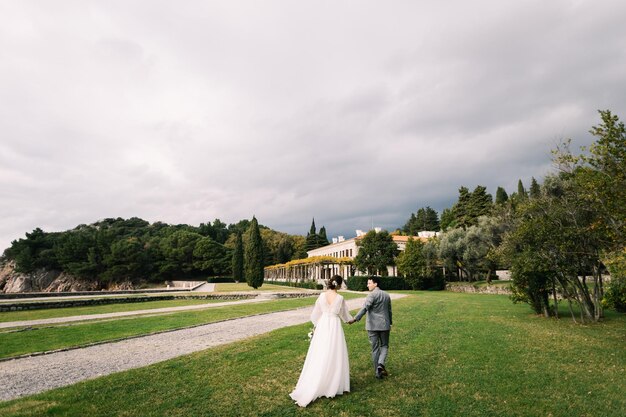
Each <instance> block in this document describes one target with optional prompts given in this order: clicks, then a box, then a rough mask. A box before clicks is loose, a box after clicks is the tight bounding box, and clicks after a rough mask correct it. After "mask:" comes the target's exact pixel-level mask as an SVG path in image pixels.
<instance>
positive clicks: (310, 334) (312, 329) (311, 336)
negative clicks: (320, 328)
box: [307, 327, 315, 342]
mask: <svg viewBox="0 0 626 417" xmlns="http://www.w3.org/2000/svg"><path fill="white" fill-rule="evenodd" d="M314 333H315V327H312V328H311V331H310V332H309V333H308V334H307V336H309V342H310V341H311V339H313V334H314Z"/></svg>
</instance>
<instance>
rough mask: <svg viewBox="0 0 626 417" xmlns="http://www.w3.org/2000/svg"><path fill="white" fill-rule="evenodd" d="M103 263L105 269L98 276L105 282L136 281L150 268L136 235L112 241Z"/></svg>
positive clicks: (142, 246) (146, 273) (145, 253)
mask: <svg viewBox="0 0 626 417" xmlns="http://www.w3.org/2000/svg"><path fill="white" fill-rule="evenodd" d="M103 263H104V266H105V269H104V270H103V272H102V273H101V274H99V276H100V278H101V280H103V281H105V282H116V281H122V280H123V281H131V282H133V281H137V280H139V279H141V278H144V277H145V276H146V275H148V274H149V273H150V268H151V265H150V263H149V262H148V259H147V252H146V251H145V250H144V245H143V243H142V242H141V241H140V240H139V238H137V237H127V238H125V239H120V240H116V241H115V242H113V243H112V244H111V246H110V252H108V253H107V254H106V255H105V257H104V260H103Z"/></svg>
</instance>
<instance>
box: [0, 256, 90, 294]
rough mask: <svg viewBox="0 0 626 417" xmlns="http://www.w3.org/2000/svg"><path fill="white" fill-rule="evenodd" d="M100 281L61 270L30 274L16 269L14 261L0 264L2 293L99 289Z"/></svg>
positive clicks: (39, 271) (40, 271)
mask: <svg viewBox="0 0 626 417" xmlns="http://www.w3.org/2000/svg"><path fill="white" fill-rule="evenodd" d="M99 289H100V288H99V286H98V283H95V282H87V281H83V280H80V279H78V278H76V277H74V276H72V275H69V274H66V273H64V272H59V271H47V270H45V269H40V270H37V271H35V272H32V273H29V274H23V273H21V272H16V271H15V263H14V262H12V261H9V262H5V263H4V264H1V265H0V293H15V292H62V291H97V290H99Z"/></svg>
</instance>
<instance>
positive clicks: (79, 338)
mask: <svg viewBox="0 0 626 417" xmlns="http://www.w3.org/2000/svg"><path fill="white" fill-rule="evenodd" d="M363 296H364V295H361V294H353V293H345V294H344V297H345V298H346V299H350V298H358V297H363ZM315 300H316V298H315V297H307V298H296V299H282V300H275V301H265V302H262V303H251V304H239V305H229V306H224V307H214V308H207V309H202V310H192V311H185V312H179V313H168V314H161V315H155V316H132V317H123V318H118V319H107V320H104V321H97V322H83V323H79V324H72V325H69V326H68V325H63V324H59V325H45V326H40V327H33V328H32V329H31V330H26V331H20V332H9V331H5V332H0V358H8V357H13V356H18V355H24V354H30V353H35V352H44V351H49V350H54V349H61V348H67V347H75V346H84V345H86V344H89V343H95V342H102V341H106V340H116V339H120V338H125V337H130V336H137V335H143V334H150V333H154V332H159V331H163V330H172V329H179V328H183V327H187V326H194V325H200V324H206V323H212V322H216V321H220V320H226V319H231V318H235V317H244V316H249V315H252V314H261V313H268V312H272V311H279V310H287V309H292V308H298V307H304V306H308V305H313V303H314V302H315Z"/></svg>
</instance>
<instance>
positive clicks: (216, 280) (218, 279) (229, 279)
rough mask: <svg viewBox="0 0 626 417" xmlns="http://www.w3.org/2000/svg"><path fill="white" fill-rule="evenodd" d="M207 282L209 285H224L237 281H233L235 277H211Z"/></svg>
mask: <svg viewBox="0 0 626 417" xmlns="http://www.w3.org/2000/svg"><path fill="white" fill-rule="evenodd" d="M206 282H208V283H209V284H218V283H223V282H228V283H231V282H235V280H234V279H233V277H209V278H207V280H206Z"/></svg>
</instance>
